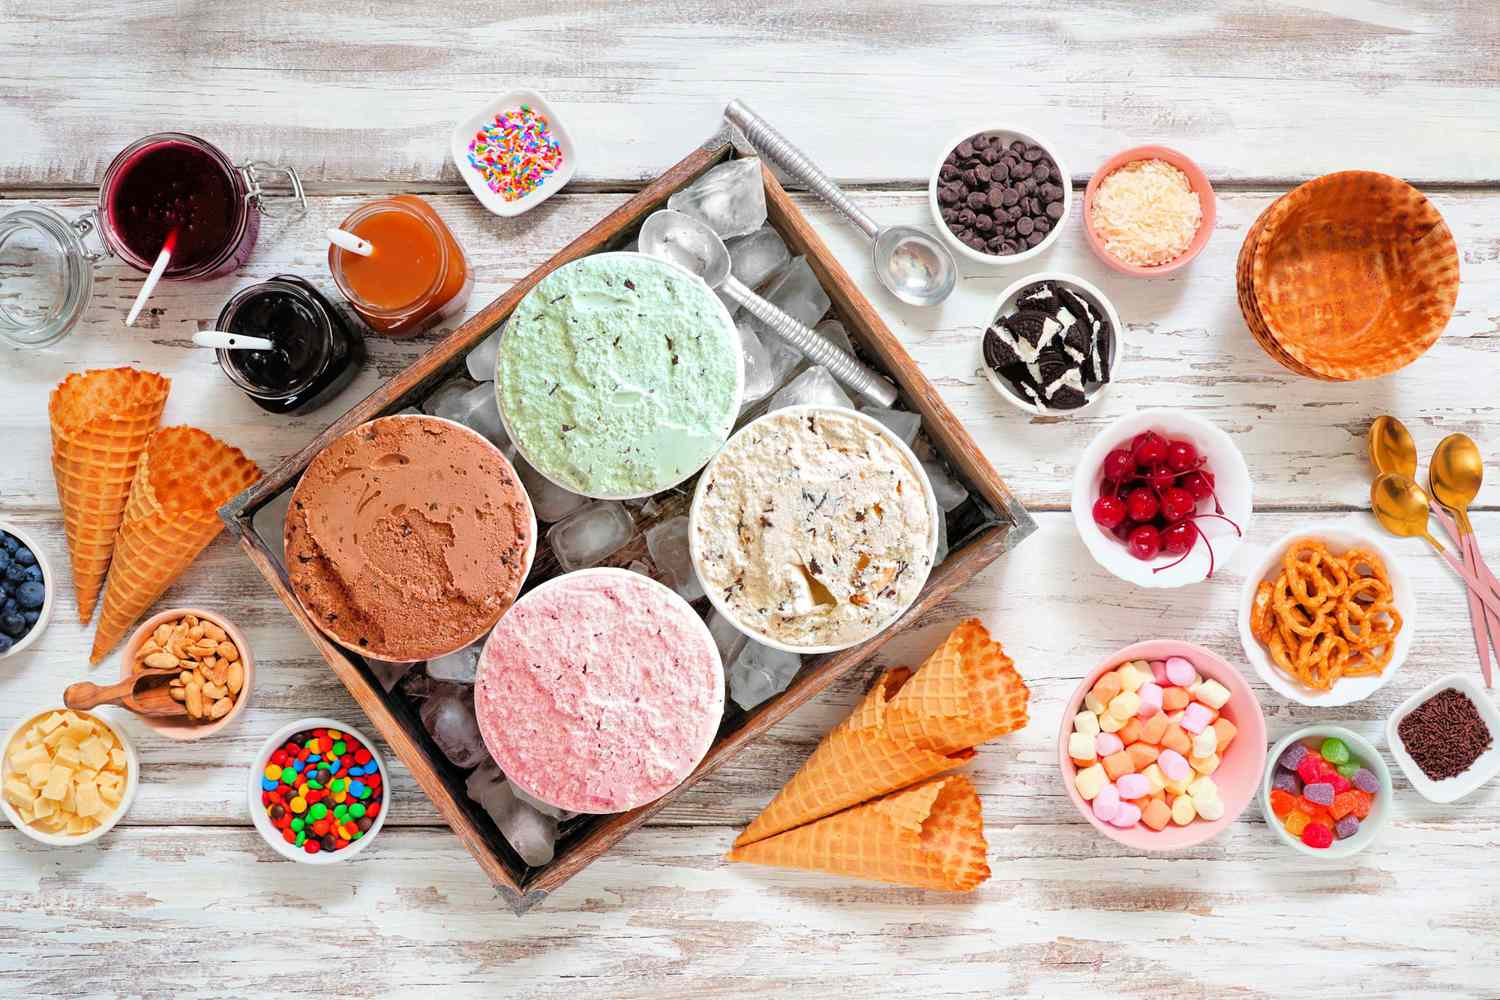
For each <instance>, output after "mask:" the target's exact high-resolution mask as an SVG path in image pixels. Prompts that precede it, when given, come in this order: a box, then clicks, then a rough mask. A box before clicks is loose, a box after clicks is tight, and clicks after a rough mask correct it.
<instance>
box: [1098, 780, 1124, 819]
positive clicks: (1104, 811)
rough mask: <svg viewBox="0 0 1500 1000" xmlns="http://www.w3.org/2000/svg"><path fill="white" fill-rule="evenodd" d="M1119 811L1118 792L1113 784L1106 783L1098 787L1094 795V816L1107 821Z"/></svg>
mask: <svg viewBox="0 0 1500 1000" xmlns="http://www.w3.org/2000/svg"><path fill="white" fill-rule="evenodd" d="M1119 811H1120V793H1119V792H1118V791H1116V790H1115V786H1114V785H1109V784H1106V785H1105V786H1104V787H1103V788H1101V789H1099V794H1098V795H1095V796H1094V818H1095V819H1098V820H1099V821H1100V822H1103V823H1108V822H1110V821H1111V820H1112V819H1114V818H1115V814H1116V813H1118V812H1119Z"/></svg>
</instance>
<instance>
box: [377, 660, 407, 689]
mask: <svg viewBox="0 0 1500 1000" xmlns="http://www.w3.org/2000/svg"><path fill="white" fill-rule="evenodd" d="M365 663H366V665H368V666H369V668H370V672H371V673H372V674H374V675H375V679H376V680H378V681H379V682H380V686H381V687H383V688H385V690H387V691H389V690H390V689H391V688H393V687H395V686H396V682H397V681H399V680H400V679H401V678H403V677H405V676H406V675H407V674H409V673H411V669H412V668H413V667H415V666H416V664H415V663H392V662H391V661H390V660H377V659H374V658H373V657H366V659H365Z"/></svg>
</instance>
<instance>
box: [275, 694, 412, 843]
mask: <svg viewBox="0 0 1500 1000" xmlns="http://www.w3.org/2000/svg"><path fill="white" fill-rule="evenodd" d="M255 762H256V763H255V767H254V769H253V770H252V771H251V773H250V816H251V818H252V819H253V820H254V822H255V828H256V829H257V830H259V831H260V835H261V836H262V837H264V838H265V839H266V843H268V844H270V845H271V846H272V847H273V848H275V849H276V852H277V853H278V854H280V855H281V856H282V857H284V858H288V859H290V860H292V861H300V862H302V863H304V864H310V865H331V864H336V863H338V862H340V861H347V860H349V858H351V857H353V856H354V855H356V854H358V853H359V852H360V851H362V850H364V849H365V848H366V847H369V846H370V841H372V840H374V839H375V836H376V834H378V833H380V829H381V827H383V826H384V825H385V814H386V810H387V808H389V806H390V803H391V790H390V785H389V784H387V783H386V780H385V778H386V769H385V761H384V760H383V759H382V758H381V756H380V751H379V750H377V749H376V748H375V744H374V742H372V741H371V740H370V738H369V737H368V736H366V735H365V734H364V733H361V732H360V731H359V730H357V729H353V728H351V727H349V726H346V725H344V724H343V723H342V722H337V721H335V720H333V719H301V720H298V721H297V722H292V723H288V724H287V725H285V726H282V727H281V729H279V730H278V731H277V732H276V733H275V734H274V735H273V736H272V737H271V738H270V739H269V740H267V741H266V743H265V746H263V747H262V748H261V751H260V753H259V754H257V755H256V757H255Z"/></svg>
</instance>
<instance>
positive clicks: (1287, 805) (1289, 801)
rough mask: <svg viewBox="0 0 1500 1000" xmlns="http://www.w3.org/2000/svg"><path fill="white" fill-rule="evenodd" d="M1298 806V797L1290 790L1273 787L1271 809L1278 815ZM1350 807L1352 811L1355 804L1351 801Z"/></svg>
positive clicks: (1283, 814) (1282, 814)
mask: <svg viewBox="0 0 1500 1000" xmlns="http://www.w3.org/2000/svg"><path fill="white" fill-rule="evenodd" d="M1296 808H1297V797H1296V796H1295V795H1293V794H1291V793H1290V792H1287V791H1283V790H1282V789H1280V788H1273V789H1271V811H1272V812H1273V813H1275V814H1276V815H1277V816H1285V815H1286V814H1287V813H1289V812H1291V811H1292V810H1293V809H1296ZM1349 808H1350V810H1351V811H1352V810H1353V808H1354V804H1353V803H1352V802H1351V803H1350V804H1349Z"/></svg>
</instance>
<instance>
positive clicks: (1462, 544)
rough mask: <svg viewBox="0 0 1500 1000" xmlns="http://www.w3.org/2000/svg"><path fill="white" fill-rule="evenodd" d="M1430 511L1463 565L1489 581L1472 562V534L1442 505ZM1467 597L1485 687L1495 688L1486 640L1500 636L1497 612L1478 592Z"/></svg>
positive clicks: (1473, 548) (1470, 592) (1483, 572)
mask: <svg viewBox="0 0 1500 1000" xmlns="http://www.w3.org/2000/svg"><path fill="white" fill-rule="evenodd" d="M1432 513H1433V515H1434V516H1435V517H1436V518H1437V522H1438V524H1441V525H1442V526H1443V530H1444V531H1446V532H1447V533H1448V537H1450V538H1452V539H1453V542H1454V546H1455V548H1457V549H1458V555H1459V558H1461V559H1462V560H1463V562H1464V565H1465V566H1468V567H1470V568H1472V569H1474V570H1475V573H1476V575H1477V576H1478V577H1479V579H1480V581H1481V582H1488V581H1485V579H1484V575H1485V570H1484V569H1481V568H1480V566H1479V564H1478V563H1476V561H1475V552H1477V551H1478V550H1477V548H1476V547H1475V540H1474V536H1473V534H1468V535H1465V534H1462V533H1461V532H1460V531H1459V530H1458V524H1457V523H1456V522H1455V521H1454V519H1453V517H1452V516H1451V515H1450V514H1449V513H1448V512H1447V511H1446V510H1443V509H1442V508H1441V507H1433V509H1432ZM1467 597H1468V599H1469V624H1470V625H1472V626H1473V627H1474V649H1475V650H1476V651H1477V652H1478V653H1479V669H1480V670H1481V671H1483V673H1484V686H1485V687H1494V682H1493V679H1492V678H1493V674H1492V665H1491V660H1490V643H1489V639H1490V638H1492V637H1500V615H1496V614H1495V613H1494V612H1492V611H1490V610H1489V609H1488V608H1486V607H1485V606H1484V604H1483V603H1482V602H1481V601H1480V600H1479V595H1478V594H1477V593H1475V592H1474V591H1473V590H1470V591H1469V592H1468V594H1467ZM1497 641H1500V639H1497Z"/></svg>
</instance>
